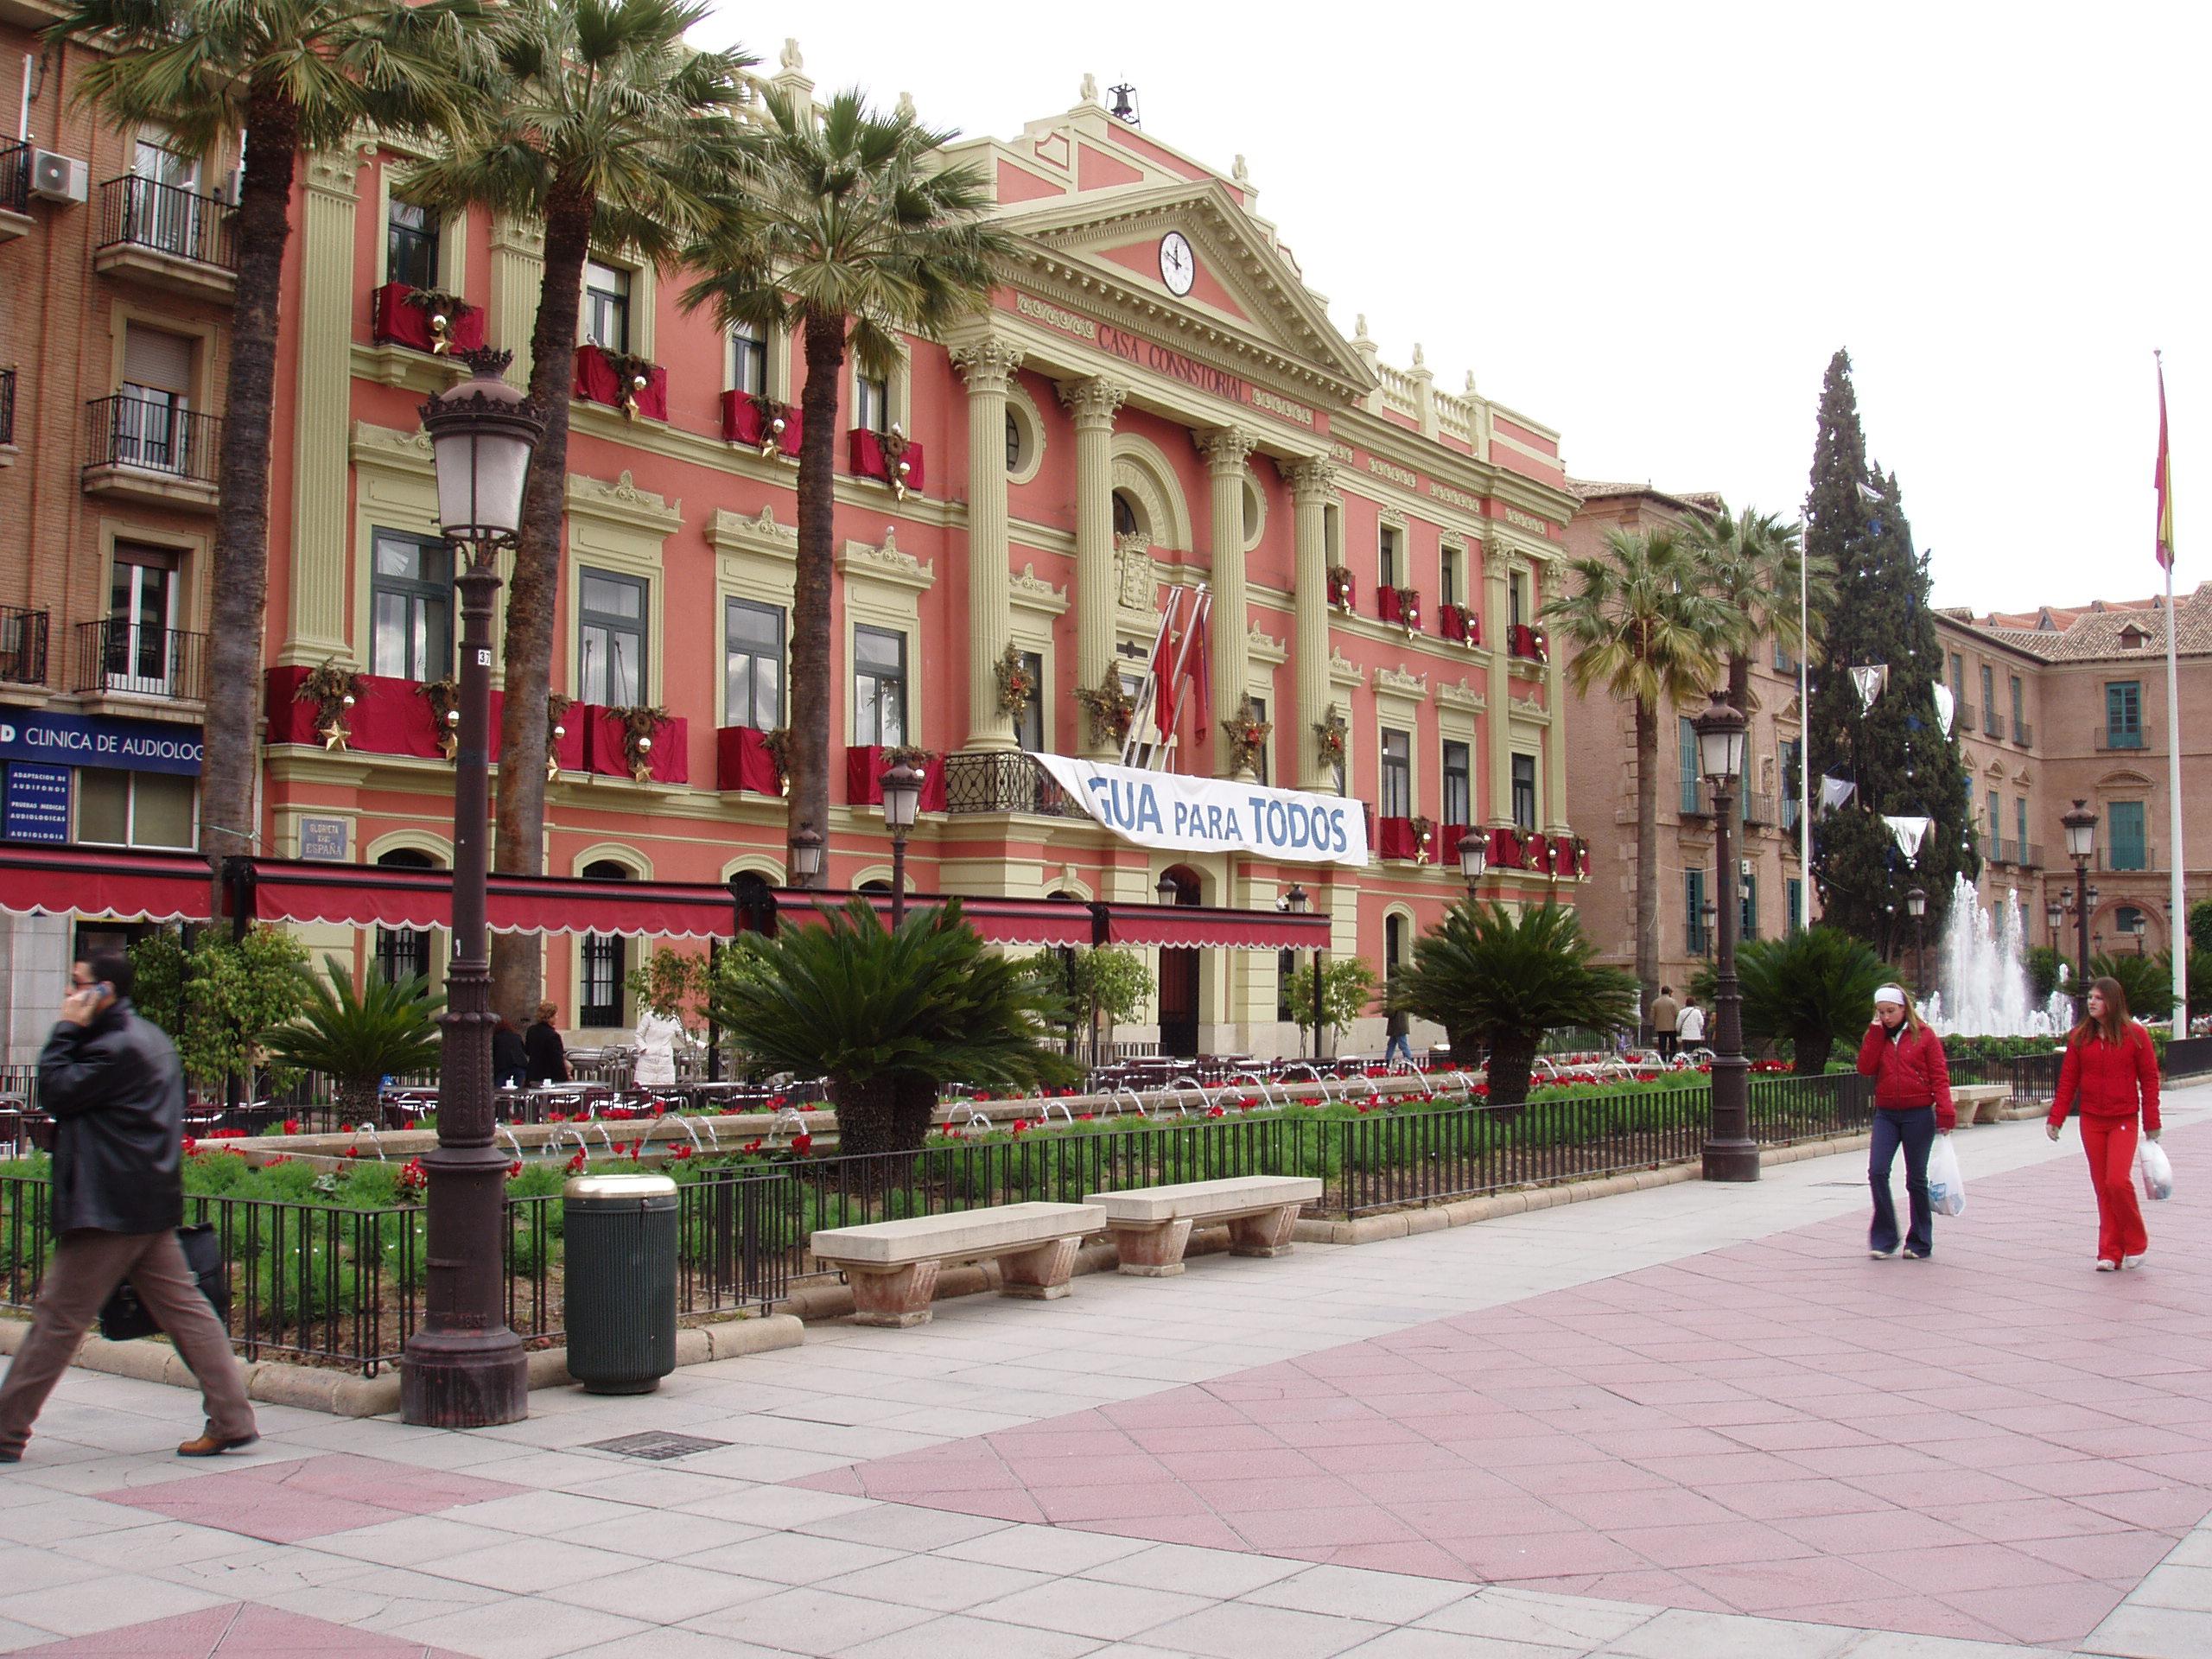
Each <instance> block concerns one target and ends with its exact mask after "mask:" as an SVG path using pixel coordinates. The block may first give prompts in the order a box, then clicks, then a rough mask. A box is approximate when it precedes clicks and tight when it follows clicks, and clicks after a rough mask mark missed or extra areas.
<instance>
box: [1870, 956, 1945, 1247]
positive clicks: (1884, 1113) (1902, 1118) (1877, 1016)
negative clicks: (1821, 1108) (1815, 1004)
mask: <svg viewBox="0 0 2212 1659" xmlns="http://www.w3.org/2000/svg"><path fill="white" fill-rule="evenodd" d="M1859 1075H1860V1076H1861V1077H1872V1078H1873V1079H1874V1142H1873V1147H1872V1151H1871V1153H1870V1154H1869V1156H1868V1159H1867V1163H1866V1182H1867V1185H1870V1186H1872V1188H1873V1189H1874V1224H1873V1225H1872V1227H1871V1228H1869V1229H1868V1230H1867V1233H1866V1253H1867V1254H1868V1255H1873V1256H1879V1257H1888V1256H1892V1255H1896V1254H1897V1206H1896V1205H1894V1204H1892V1203H1891V1200H1890V1168H1891V1166H1892V1165H1893V1164H1895V1163H1896V1162H1897V1148H1898V1147H1904V1190H1905V1195H1906V1197H1907V1198H1909V1199H1910V1204H1911V1210H1912V1224H1911V1226H1910V1229H1909V1230H1907V1232H1906V1233H1905V1236H1904V1253H1905V1255H1906V1256H1907V1257H1908V1258H1909V1259H1910V1260H1911V1261H1915V1262H1925V1261H1926V1260H1927V1259H1928V1257H1929V1253H1930V1252H1931V1251H1932V1250H1934V1249H1935V1248H1936V1220H1935V1217H1934V1215H1933V1214H1932V1213H1931V1211H1929V1205H1928V1154H1929V1152H1931V1151H1932V1150H1933V1149H1934V1148H1935V1145H1936V1136H1937V1135H1948V1134H1949V1133H1950V1132H1951V1131H1952V1130H1953V1129H1954V1128H1956V1127H1957V1126H1958V1122H1959V1114H1958V1111H1957V1109H1955V1107H1953V1106H1952V1104H1951V1068H1950V1066H1949V1065H1948V1063H1947V1062H1946V1061H1945V1059H1944V1058H1943V1039H1942V1038H1940V1037H1938V1036H1937V1035H1936V1033H1934V1032H1932V1031H1930V1030H1929V1029H1928V1027H1926V1026H1925V1025H1923V1023H1922V1022H1921V1018H1920V1015H1919V1014H1917V1013H1916V1012H1915V1011H1914V1008H1913V1006H1912V999H1911V998H1910V997H1909V996H1907V995H1905V994H1904V988H1902V987H1900V986H1897V985H1885V986H1883V987H1882V988H1881V989H1880V990H1878V991H1877V992H1875V993H1874V1023H1873V1024H1872V1025H1871V1026H1869V1027H1866V1041H1864V1042H1862V1043H1861V1044H1859Z"/></svg>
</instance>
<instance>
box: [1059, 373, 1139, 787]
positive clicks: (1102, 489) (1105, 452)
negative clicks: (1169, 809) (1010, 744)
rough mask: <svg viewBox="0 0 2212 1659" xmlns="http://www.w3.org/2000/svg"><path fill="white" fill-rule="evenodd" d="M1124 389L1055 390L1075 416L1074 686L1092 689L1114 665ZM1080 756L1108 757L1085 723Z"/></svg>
mask: <svg viewBox="0 0 2212 1659" xmlns="http://www.w3.org/2000/svg"><path fill="white" fill-rule="evenodd" d="M1124 397H1128V391H1127V390H1125V389H1124V388H1122V387H1121V386H1117V385H1115V384H1114V383H1113V382H1112V381H1110V380H1077V381H1073V382H1071V383H1069V384H1067V385H1063V386H1061V388H1060V401H1061V402H1062V403H1064V404H1066V405H1067V406H1068V409H1069V410H1070V411H1071V413H1072V414H1073V415H1074V416H1075V658H1076V662H1075V671H1076V683H1077V684H1078V685H1084V686H1095V685H1096V684H1098V683H1100V682H1101V681H1102V680H1103V679H1104V678H1105V677H1106V674H1107V671H1108V670H1109V669H1110V668H1112V666H1113V664H1114V607H1115V605H1116V585H1117V584H1116V572H1115V558H1114V411H1115V410H1118V409H1119V408H1121V406H1122V399H1123V398H1124ZM1083 752H1084V753H1085V754H1088V755H1095V756H1110V755H1112V754H1113V753H1114V750H1113V748H1112V746H1111V745H1109V744H1102V743H1099V742H1095V741H1092V739H1091V736H1090V729H1089V722H1088V721H1086V722H1085V724H1084V740H1083Z"/></svg>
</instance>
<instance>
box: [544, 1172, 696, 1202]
mask: <svg viewBox="0 0 2212 1659" xmlns="http://www.w3.org/2000/svg"><path fill="white" fill-rule="evenodd" d="M675 1195H676V1183H675V1182H674V1181H672V1180H671V1179H669V1178H668V1177H667V1176H665V1175H578V1176H575V1177H573V1178H572V1179H570V1180H569V1182H568V1184H567V1185H564V1186H563V1187H562V1189H561V1196H562V1197H563V1198H673V1197H674V1196H675Z"/></svg>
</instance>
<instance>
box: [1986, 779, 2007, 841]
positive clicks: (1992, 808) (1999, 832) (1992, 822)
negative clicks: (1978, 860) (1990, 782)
mask: <svg viewBox="0 0 2212 1659" xmlns="http://www.w3.org/2000/svg"><path fill="white" fill-rule="evenodd" d="M1986 823H1988V826H1989V843H1990V851H1991V853H1992V855H1994V854H1995V853H1996V852H1997V850H1998V842H1999V837H2000V836H2003V835H2004V833H2005V820H2004V819H2003V818H2001V817H1999V816H1998V812H1997V791H1995V790H1991V791H1989V817H1988V818H1987V820H1986Z"/></svg>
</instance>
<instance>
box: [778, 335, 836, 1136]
mask: <svg viewBox="0 0 2212 1659" xmlns="http://www.w3.org/2000/svg"><path fill="white" fill-rule="evenodd" d="M804 342H805V350H806V385H805V387H804V390H803V391H801V392H800V394H799V412H800V418H801V421H802V427H801V431H800V435H799V449H798V570H797V571H796V572H795V574H794V579H793V583H792V591H791V613H792V614H791V712H790V715H789V721H790V725H791V818H790V829H789V834H790V835H791V836H794V837H795V836H797V835H798V832H799V831H800V830H801V829H811V830H813V831H814V833H815V834H817V836H821V837H822V838H823V849H824V851H825V853H826V851H827V849H828V845H829V707H830V682H829V657H830V652H829V594H830V575H831V572H832V569H833V568H834V551H835V549H836V536H835V530H836V523H835V514H836V499H837V474H836V466H837V448H836V446H837V376H838V372H839V371H840V370H841V369H842V367H843V366H844V362H845V320H844V318H843V317H842V316H832V317H822V316H809V317H808V318H807V320H806V326H805V328H804ZM787 868H796V866H795V865H787ZM792 884H793V885H794V886H798V885H802V884H800V883H799V882H798V880H797V879H796V877H794V878H793V881H792ZM811 885H813V886H816V887H827V886H828V885H829V864H828V861H827V859H826V858H825V859H824V861H823V874H822V875H821V876H820V877H818V878H817V880H815V881H814V882H813V883H812V884H811ZM841 1132H842V1131H841Z"/></svg>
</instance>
